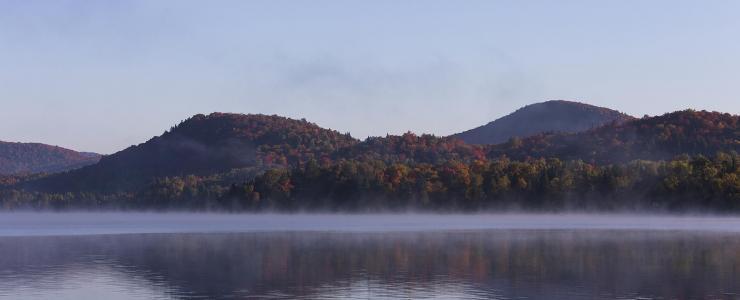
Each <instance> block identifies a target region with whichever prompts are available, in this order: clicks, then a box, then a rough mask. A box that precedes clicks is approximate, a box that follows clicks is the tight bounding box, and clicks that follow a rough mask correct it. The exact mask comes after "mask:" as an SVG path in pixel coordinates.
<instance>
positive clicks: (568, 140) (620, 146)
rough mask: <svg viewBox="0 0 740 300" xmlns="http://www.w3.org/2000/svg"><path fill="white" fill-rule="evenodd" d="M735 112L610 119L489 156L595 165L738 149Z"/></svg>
mask: <svg viewBox="0 0 740 300" xmlns="http://www.w3.org/2000/svg"><path fill="white" fill-rule="evenodd" d="M739 123H740V116H738V115H732V114H728V113H720V112H708V111H694V110H683V111H677V112H672V113H667V114H664V115H662V116H656V117H644V118H641V119H634V120H631V121H626V122H621V123H610V124H607V125H604V126H601V127H598V128H594V129H591V130H587V131H584V132H579V133H544V134H537V135H534V136H530V137H526V138H522V139H518V138H517V139H512V140H510V141H509V142H507V143H503V144H499V145H493V146H491V147H490V149H489V151H488V155H489V157H497V156H500V155H506V156H508V157H510V158H513V159H525V158H527V157H557V158H560V159H562V160H571V159H580V160H584V161H588V162H593V163H597V164H609V163H621V162H627V161H631V160H636V159H643V160H668V159H672V158H673V157H674V156H677V155H681V154H688V155H705V156H712V155H714V154H715V153H716V152H718V151H723V152H732V151H735V152H740V130H739V129H738V124H739Z"/></svg>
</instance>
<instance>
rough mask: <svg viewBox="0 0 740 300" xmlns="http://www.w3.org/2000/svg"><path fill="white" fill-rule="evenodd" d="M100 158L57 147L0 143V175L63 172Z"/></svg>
mask: <svg viewBox="0 0 740 300" xmlns="http://www.w3.org/2000/svg"><path fill="white" fill-rule="evenodd" d="M100 157H101V155H100V154H97V153H89V152H77V151H74V150H70V149H66V148H62V147H59V146H51V145H46V144H40V143H11V142H2V141H0V175H17V174H31V173H56V172H63V171H68V170H72V169H77V168H81V167H84V166H87V165H91V164H94V163H96V162H98V160H100Z"/></svg>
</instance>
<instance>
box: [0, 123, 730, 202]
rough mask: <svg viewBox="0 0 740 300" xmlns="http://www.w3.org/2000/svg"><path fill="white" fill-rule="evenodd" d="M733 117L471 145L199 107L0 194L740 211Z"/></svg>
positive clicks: (8, 181) (13, 183)
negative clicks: (359, 134) (359, 135)
mask: <svg viewBox="0 0 740 300" xmlns="http://www.w3.org/2000/svg"><path fill="white" fill-rule="evenodd" d="M738 119H739V117H738V116H737V115H731V114H724V113H718V112H706V111H693V110H686V111H679V112H674V113H669V114H665V115H662V116H658V117H645V118H642V119H633V120H629V121H624V122H612V123H609V124H606V125H603V126H601V127H598V128H595V129H591V130H587V131H585V132H579V133H547V134H538V135H535V136H531V137H527V138H521V139H520V138H513V139H510V140H509V141H508V142H506V143H503V144H497V145H472V144H467V143H465V142H463V141H461V140H460V139H456V138H453V137H435V136H433V135H416V134H413V133H406V134H403V135H400V136H393V135H389V136H386V137H371V138H368V139H366V140H364V141H358V140H356V139H354V138H352V137H351V136H350V135H349V134H342V133H339V132H337V131H334V130H329V129H324V128H321V127H319V126H317V125H316V124H313V123H309V122H307V121H304V120H293V119H289V118H284V117H278V116H265V115H241V114H222V113H214V114H210V115H208V116H205V115H196V116H194V117H192V118H190V119H188V120H185V121H183V122H182V123H180V124H179V125H177V126H175V127H173V128H172V129H171V130H169V131H167V132H165V133H164V134H163V135H161V136H159V137H155V138H153V139H151V140H149V141H147V142H145V143H143V144H140V145H137V146H132V147H130V148H128V149H125V150H123V151H120V152H118V153H115V154H112V155H109V156H106V157H104V158H103V159H101V161H100V162H99V163H97V164H95V165H91V166H88V167H85V168H82V169H78V170H74V171H70V172H67V173H62V174H55V175H51V176H45V177H44V176H43V175H41V176H36V177H6V178H3V177H2V176H0V205H2V206H3V207H6V208H16V207H36V208H49V207H53V208H65V207H76V208H82V207H124V208H126V207H127V208H190V209H237V210H238V209H249V210H262V209H278V210H280V209H285V210H294V209H319V210H321V209H330V210H334V209H339V210H362V209H365V208H372V209H385V208H389V209H403V208H404V207H415V208H422V209H466V210H467V209H472V210H476V209H485V208H492V207H499V208H500V207H524V208H528V209H529V208H531V209H538V208H547V209H562V208H598V209H614V208H620V207H622V208H623V207H662V208H675V209H678V208H688V207H699V208H711V209H716V210H733V211H739V212H740V156H739V155H738V152H739V151H740V131H739V130H738ZM683 154H687V155H683ZM621 199H630V201H631V202H630V203H625V202H621ZM607 200H608V201H607Z"/></svg>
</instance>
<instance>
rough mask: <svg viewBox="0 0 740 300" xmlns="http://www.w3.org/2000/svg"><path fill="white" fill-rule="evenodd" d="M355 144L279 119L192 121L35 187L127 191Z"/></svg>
mask: <svg viewBox="0 0 740 300" xmlns="http://www.w3.org/2000/svg"><path fill="white" fill-rule="evenodd" d="M355 143H357V140H355V139H353V138H352V137H351V136H349V135H348V134H341V133H339V132H337V131H334V130H328V129H323V128H321V127H319V126H317V125H316V124H313V123H309V122H306V121H305V120H293V119H289V118H285V117H279V116H266V115H243V114H227V113H212V114H210V115H207V116H206V115H195V116H193V117H191V118H189V119H187V120H185V121H183V122H182V123H180V124H179V125H177V126H175V127H173V128H171V130H169V131H167V132H165V133H164V134H162V135H161V136H158V137H154V138H152V139H150V140H149V141H147V142H145V143H142V144H139V145H136V146H131V147H129V148H127V149H125V150H122V151H119V152H117V153H115V154H112V155H108V156H106V157H103V159H101V160H100V162H99V163H97V164H95V165H92V166H88V167H86V168H82V169H79V170H75V171H72V172H68V173H65V174H59V175H55V176H51V177H48V178H44V179H42V180H38V181H35V182H33V183H32V184H33V186H34V187H40V188H42V189H43V190H51V191H79V190H90V191H108V192H117V191H128V190H132V189H136V188H138V187H140V186H142V185H144V184H147V183H148V182H150V181H151V180H152V179H153V178H157V177H166V176H181V175H187V174H195V175H205V174H212V173H218V172H225V171H229V170H231V169H236V168H248V167H265V168H270V167H285V166H288V165H290V164H294V163H297V162H300V161H305V160H307V159H311V158H316V159H320V158H321V157H324V156H328V155H330V154H331V153H333V152H334V151H335V150H336V149H338V148H341V147H346V146H349V145H353V144H355Z"/></svg>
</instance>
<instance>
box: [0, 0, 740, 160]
mask: <svg viewBox="0 0 740 300" xmlns="http://www.w3.org/2000/svg"><path fill="white" fill-rule="evenodd" d="M286 4H288V3H285V2H280V1H278V2H274V1H250V2H240V1H220V2H217V3H208V4H206V3H204V2H197V1H177V2H174V1H157V2H151V1H124V2H115V3H113V2H86V1H76V0H68V1H55V2H47V1H3V2H1V3H0V66H1V68H0V99H1V100H0V103H1V104H4V105H3V109H2V110H0V127H2V128H5V129H6V130H5V131H3V132H2V133H0V140H3V141H11V142H40V143H46V144H52V145H59V146H62V147H66V148H71V149H75V150H79V151H93V152H98V153H105V154H109V153H113V152H116V151H118V150H121V149H124V148H126V147H127V146H129V145H134V144H138V143H141V142H144V141H146V140H147V139H149V138H151V137H152V136H156V135H159V134H161V133H162V132H163V131H164V130H165V129H167V128H170V127H171V126H172V125H174V124H176V123H177V122H179V121H180V120H183V119H186V118H188V117H190V116H192V115H194V114H197V113H204V114H205V113H210V112H214V111H219V112H234V113H263V114H268V115H271V114H278V115H282V116H287V117H291V118H296V119H300V118H305V119H307V120H309V121H311V122H314V123H317V124H319V125H320V126H323V127H327V128H332V129H335V130H338V131H340V132H350V133H351V134H352V135H353V136H355V137H358V138H364V137H366V136H382V135H385V134H387V133H389V134H400V133H403V132H406V131H413V132H416V133H431V134H435V135H442V136H444V135H449V134H452V133H456V132H460V131H463V130H467V129H470V128H474V127H476V126H480V125H483V124H486V123H488V122H490V121H492V120H494V119H496V118H499V117H502V116H504V115H506V114H509V113H511V112H513V111H514V110H516V109H517V108H520V107H522V106H524V105H527V104H531V103H536V102H542V101H546V100H551V99H564V100H571V101H579V102H584V103H588V104H592V105H596V106H603V107H607V108H611V109H615V110H619V111H622V112H625V113H627V114H630V115H633V116H636V117H640V116H642V115H644V114H648V115H660V114H663V113H666V112H671V111H676V110H681V109H688V108H692V109H697V110H703V109H705V110H713V111H722V112H728V113H734V114H737V113H739V112H740V101H736V96H735V95H737V94H738V93H739V92H740V86H738V85H737V84H736V78H737V77H738V75H740V73H738V72H740V58H738V56H737V55H736V53H738V50H740V41H739V40H738V39H735V38H732V37H733V36H738V35H740V20H738V19H737V18H736V16H735V15H736V14H735V12H737V11H738V9H740V3H738V2H734V1H712V2H690V1H651V2H641V1H620V2H610V3H596V2H589V1H565V2H557V3H555V2H544V1H542V2H538V1H535V2H488V1H472V2H466V3H465V4H464V5H463V4H459V3H454V2H442V1H423V2H422V1H410V2H403V3H398V2H393V1H373V2H351V3H349V2H341V1H312V2H291V3H289V4H288V5H286Z"/></svg>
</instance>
